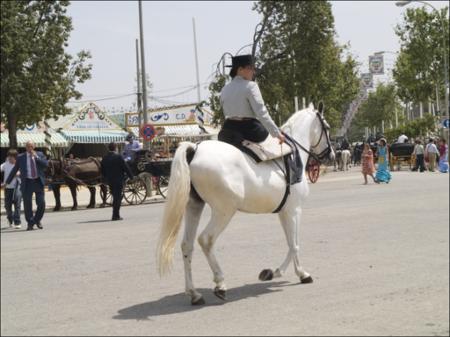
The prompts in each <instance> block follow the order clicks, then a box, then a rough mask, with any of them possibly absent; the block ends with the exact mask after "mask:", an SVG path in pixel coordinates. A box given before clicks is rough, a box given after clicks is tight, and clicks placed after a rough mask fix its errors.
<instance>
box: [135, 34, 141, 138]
mask: <svg viewBox="0 0 450 337" xmlns="http://www.w3.org/2000/svg"><path fill="white" fill-rule="evenodd" d="M139 76H140V72H139V41H138V39H136V82H137V93H136V94H137V113H138V117H139V130H140V129H141V127H142V92H141V79H140V78H139Z"/></svg>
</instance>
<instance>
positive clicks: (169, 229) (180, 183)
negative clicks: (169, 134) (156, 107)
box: [157, 142, 195, 276]
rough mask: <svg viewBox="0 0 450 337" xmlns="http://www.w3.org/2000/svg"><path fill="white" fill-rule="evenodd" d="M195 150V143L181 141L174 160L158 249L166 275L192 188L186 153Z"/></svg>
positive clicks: (161, 266) (161, 268)
mask: <svg viewBox="0 0 450 337" xmlns="http://www.w3.org/2000/svg"><path fill="white" fill-rule="evenodd" d="M194 151H195V144H193V143H190V142H182V143H180V145H179V147H178V149H177V151H176V152H175V156H174V158H173V161H172V168H171V171H170V180H169V187H168V191H167V201H166V205H165V207H164V214H163V219H162V226H161V232H160V235H159V243H158V249H157V260H158V265H159V274H160V275H161V276H163V275H165V274H166V273H167V272H168V271H169V270H170V267H171V265H172V260H173V253H174V246H175V242H176V241H177V235H178V232H179V230H180V227H181V220H182V219H183V215H184V211H185V209H186V205H187V203H188V200H189V193H190V190H191V176H190V169H189V163H188V161H187V158H186V155H187V154H188V153H193V152H194Z"/></svg>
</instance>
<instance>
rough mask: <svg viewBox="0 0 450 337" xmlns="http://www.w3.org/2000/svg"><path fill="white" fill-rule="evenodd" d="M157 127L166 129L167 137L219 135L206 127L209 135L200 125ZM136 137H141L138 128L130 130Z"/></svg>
mask: <svg viewBox="0 0 450 337" xmlns="http://www.w3.org/2000/svg"><path fill="white" fill-rule="evenodd" d="M155 127H162V128H164V135H165V136H173V137H193V136H203V137H211V136H215V135H217V133H218V132H219V130H218V129H215V128H212V127H210V126H204V128H205V130H206V132H207V133H205V132H204V131H203V130H202V129H200V126H199V125H198V124H187V125H155ZM128 129H129V130H130V131H131V132H133V133H134V135H136V136H139V128H138V127H129V128H128Z"/></svg>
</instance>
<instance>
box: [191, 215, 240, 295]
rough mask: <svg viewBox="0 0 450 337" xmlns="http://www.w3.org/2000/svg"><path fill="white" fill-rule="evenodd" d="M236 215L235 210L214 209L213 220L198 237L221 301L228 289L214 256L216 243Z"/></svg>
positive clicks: (215, 291) (216, 292)
mask: <svg viewBox="0 0 450 337" xmlns="http://www.w3.org/2000/svg"><path fill="white" fill-rule="evenodd" d="M235 213H236V210H235V209H228V210H217V209H212V215H211V220H210V221H209V223H208V226H206V228H205V230H204V231H203V232H202V234H201V235H200V236H199V237H198V242H199V244H200V246H201V247H202V250H203V253H205V256H206V258H207V259H208V263H209V266H210V267H211V270H212V272H213V274H214V282H215V283H216V288H215V289H214V294H215V295H216V296H217V297H219V298H220V299H222V300H224V299H225V293H226V290H227V287H226V286H225V282H224V280H225V278H224V276H223V273H222V270H221V269H220V266H219V263H218V262H217V259H216V256H215V254H214V243H215V242H216V240H217V237H218V236H219V235H220V233H222V232H223V230H224V229H225V227H226V226H227V225H228V223H229V222H230V220H231V218H232V217H233V215H234V214H235Z"/></svg>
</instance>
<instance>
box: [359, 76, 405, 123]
mask: <svg viewBox="0 0 450 337" xmlns="http://www.w3.org/2000/svg"><path fill="white" fill-rule="evenodd" d="M401 109H402V107H401V105H400V102H399V100H398V97H397V91H396V88H395V86H394V85H393V84H387V85H384V84H380V85H378V87H377V89H376V91H375V92H371V93H369V97H368V98H367V100H366V101H365V102H363V103H362V104H361V107H360V108H359V111H358V117H359V120H358V121H359V122H361V123H362V124H363V125H364V126H369V127H373V126H376V127H378V128H380V127H381V124H382V121H384V123H385V125H389V124H391V123H392V124H394V123H395V111H396V110H397V111H400V110H401Z"/></svg>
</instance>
